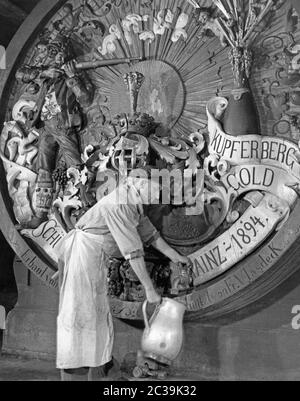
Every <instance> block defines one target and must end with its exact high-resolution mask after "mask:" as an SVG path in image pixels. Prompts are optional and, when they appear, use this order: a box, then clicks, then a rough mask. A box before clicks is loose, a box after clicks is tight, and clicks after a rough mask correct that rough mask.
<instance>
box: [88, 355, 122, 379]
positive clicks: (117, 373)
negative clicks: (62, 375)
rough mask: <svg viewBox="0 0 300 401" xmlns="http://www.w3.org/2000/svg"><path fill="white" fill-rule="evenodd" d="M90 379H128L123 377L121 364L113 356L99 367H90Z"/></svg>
mask: <svg viewBox="0 0 300 401" xmlns="http://www.w3.org/2000/svg"><path fill="white" fill-rule="evenodd" d="M88 380H89V381H126V379H125V378H124V377H122V372H121V366H120V364H119V362H118V361H117V360H116V359H115V358H112V360H111V361H110V362H108V363H107V364H106V365H103V366H99V367H97V368H90V370H89V375H88Z"/></svg>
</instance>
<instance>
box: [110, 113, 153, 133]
mask: <svg viewBox="0 0 300 401" xmlns="http://www.w3.org/2000/svg"><path fill="white" fill-rule="evenodd" d="M113 125H114V126H115V128H116V129H117V131H118V133H119V134H120V135H124V134H127V133H135V134H139V135H143V136H145V137H148V136H150V135H151V134H153V133H154V132H155V130H156V128H157V127H158V124H157V123H156V122H155V120H154V118H153V117H152V116H150V115H149V114H146V113H135V114H133V115H128V114H121V115H117V116H116V117H115V119H114V121H113Z"/></svg>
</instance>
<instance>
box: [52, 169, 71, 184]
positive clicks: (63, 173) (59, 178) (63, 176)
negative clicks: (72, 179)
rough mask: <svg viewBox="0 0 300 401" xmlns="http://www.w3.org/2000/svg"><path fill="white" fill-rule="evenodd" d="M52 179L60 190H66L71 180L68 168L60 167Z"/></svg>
mask: <svg viewBox="0 0 300 401" xmlns="http://www.w3.org/2000/svg"><path fill="white" fill-rule="evenodd" d="M52 179H53V181H54V182H56V183H57V184H58V185H59V187H60V188H62V189H65V188H66V186H67V184H68V180H69V179H68V175H67V168H66V166H58V167H57V168H56V170H54V172H53V174H52Z"/></svg>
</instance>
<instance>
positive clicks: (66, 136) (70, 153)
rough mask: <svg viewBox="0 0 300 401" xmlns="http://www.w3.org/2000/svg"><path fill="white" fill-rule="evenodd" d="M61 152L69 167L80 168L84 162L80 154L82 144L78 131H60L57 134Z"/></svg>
mask: <svg viewBox="0 0 300 401" xmlns="http://www.w3.org/2000/svg"><path fill="white" fill-rule="evenodd" d="M56 140H57V142H58V144H59V147H60V150H61V153H62V155H63V157H64V159H65V162H66V165H67V167H68V168H69V167H77V168H79V167H80V166H81V165H82V164H83V162H82V159H81V154H80V146H79V141H78V137H77V134H76V132H72V131H70V132H69V133H67V132H64V131H60V132H58V135H56Z"/></svg>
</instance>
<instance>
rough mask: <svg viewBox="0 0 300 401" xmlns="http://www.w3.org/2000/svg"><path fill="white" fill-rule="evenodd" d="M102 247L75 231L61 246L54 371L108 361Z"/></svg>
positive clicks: (108, 318) (109, 348)
mask: <svg viewBox="0 0 300 401" xmlns="http://www.w3.org/2000/svg"><path fill="white" fill-rule="evenodd" d="M102 244H103V236H101V235H94V234H90V233H87V232H84V231H81V230H79V229H76V230H73V231H71V232H70V233H69V234H68V235H67V236H66V237H65V238H64V241H63V243H62V247H61V249H60V251H61V252H60V253H61V256H60V258H61V260H62V261H63V266H64V267H63V272H62V277H61V288H60V303H59V315H58V318H57V361H56V363H57V368H58V369H76V368H82V367H98V366H101V365H104V364H106V363H107V362H109V361H110V360H111V359H112V347H113V341H114V331H113V323H112V316H111V313H110V308H109V302H108V297H107V284H106V280H107V272H106V267H105V266H106V264H105V254H104V252H103V250H102Z"/></svg>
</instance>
